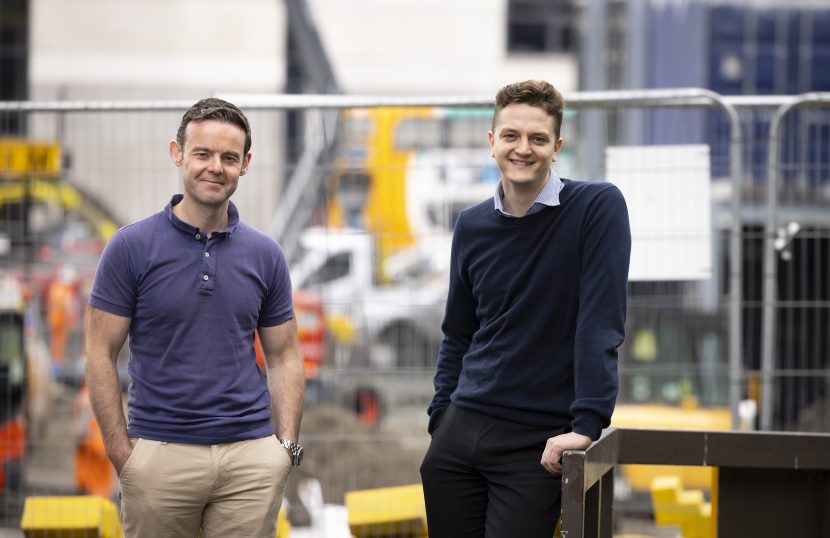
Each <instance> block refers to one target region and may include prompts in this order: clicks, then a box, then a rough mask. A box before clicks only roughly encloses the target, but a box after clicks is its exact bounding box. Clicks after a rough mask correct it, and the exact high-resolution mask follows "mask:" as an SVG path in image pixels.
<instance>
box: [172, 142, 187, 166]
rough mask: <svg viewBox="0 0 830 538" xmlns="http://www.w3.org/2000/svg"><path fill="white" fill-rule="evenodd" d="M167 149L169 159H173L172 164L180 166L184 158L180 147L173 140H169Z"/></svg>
mask: <svg viewBox="0 0 830 538" xmlns="http://www.w3.org/2000/svg"><path fill="white" fill-rule="evenodd" d="M169 150H170V160H171V161H173V164H175V165H176V166H181V165H182V161H183V160H184V153H182V147H181V146H180V145H179V143H178V142H176V141H175V140H171V141H170V147H169Z"/></svg>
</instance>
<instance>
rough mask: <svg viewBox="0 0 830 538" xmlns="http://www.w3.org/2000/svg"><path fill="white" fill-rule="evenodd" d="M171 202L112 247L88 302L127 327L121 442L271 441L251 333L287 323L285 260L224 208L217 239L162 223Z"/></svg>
mask: <svg viewBox="0 0 830 538" xmlns="http://www.w3.org/2000/svg"><path fill="white" fill-rule="evenodd" d="M181 200H182V195H180V194H177V195H175V196H173V198H172V200H171V201H170V204H168V205H167V206H166V207H165V208H164V210H163V211H161V212H160V213H157V214H155V215H153V216H151V217H149V218H147V219H144V220H142V221H139V222H136V223H135V224H131V225H128V226H125V227H123V228H121V229H120V230H118V232H116V233H115V235H113V236H112V238H111V239H110V241H109V242H108V243H107V247H106V249H104V252H103V254H102V255H101V260H100V262H99V265H98V271H97V273H96V275H95V283H94V284H93V287H92V293H91V295H90V299H89V304H90V305H92V306H94V307H95V308H98V309H100V310H104V311H107V312H110V313H112V314H116V315H118V316H124V317H128V318H131V323H130V334H129V335H130V339H129V346H130V360H129V364H128V371H129V374H130V378H131V382H130V388H129V410H128V432H129V435H130V436H131V437H144V438H147V439H153V440H157V441H171V442H183V443H196V444H219V443H229V442H234V441H239V440H243V439H253V438H258V437H265V436H267V435H271V434H273V433H274V430H273V427H272V425H271V409H270V394H269V392H268V386H267V384H266V382H265V377H264V376H263V375H262V373H261V372H260V370H259V368H258V367H257V365H256V359H255V353H254V331H255V330H256V328H257V327H258V326H259V327H272V326H275V325H280V324H282V323H284V322H286V321H288V320H289V319H291V318H293V316H294V310H293V305H292V302H291V282H290V279H289V274H288V267H287V265H286V262H285V257H284V255H283V253H282V250H281V249H280V247H279V245H277V243H276V242H275V241H274V240H273V239H271V238H270V237H268V236H266V235H265V234H263V233H261V232H258V231H257V230H255V229H253V228H251V227H250V226H248V225H246V224H244V223H243V222H240V220H239V213H238V211H237V210H236V207H235V206H234V205H233V204H232V203H231V204H230V206H229V209H228V227H227V229H225V230H224V231H223V232H218V233H214V234H212V235H211V237H205V234H203V233H202V232H200V231H199V229H198V228H194V227H193V226H191V225H189V224H187V223H185V222H183V221H181V220H180V219H179V218H178V217H176V215H175V214H174V213H173V211H172V207H173V206H174V205H176V204H177V203H179V202H180V201H181Z"/></svg>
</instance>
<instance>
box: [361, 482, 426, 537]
mask: <svg viewBox="0 0 830 538" xmlns="http://www.w3.org/2000/svg"><path fill="white" fill-rule="evenodd" d="M345 501H346V510H347V511H348V514H349V530H351V532H352V535H353V536H354V537H355V538H363V537H369V536H397V537H416V536H419V537H420V536H427V514H426V508H425V507H424V490H423V488H422V487H421V485H420V484H414V485H410V486H397V487H391V488H378V489H366V490H360V491H349V492H347V493H346V495H345Z"/></svg>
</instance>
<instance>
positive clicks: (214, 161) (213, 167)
mask: <svg viewBox="0 0 830 538" xmlns="http://www.w3.org/2000/svg"><path fill="white" fill-rule="evenodd" d="M208 166H209V168H210V171H211V172H215V173H219V172H221V171H222V156H221V155H214V156H213V157H211V158H210V161H209V162H208Z"/></svg>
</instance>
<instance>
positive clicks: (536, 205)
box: [493, 169, 565, 217]
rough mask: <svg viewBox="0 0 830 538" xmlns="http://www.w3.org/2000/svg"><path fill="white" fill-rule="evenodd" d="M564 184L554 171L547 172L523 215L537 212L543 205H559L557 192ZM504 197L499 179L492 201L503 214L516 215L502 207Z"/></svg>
mask: <svg viewBox="0 0 830 538" xmlns="http://www.w3.org/2000/svg"><path fill="white" fill-rule="evenodd" d="M564 185H565V184H564V183H563V182H562V180H561V179H560V178H559V176H558V175H556V172H555V171H554V170H553V169H551V170H550V172H549V174H548V180H547V182H545V186H544V187H542V190H541V192H539V194H538V195H536V199H535V200H533V203H532V204H530V208H528V210H527V213H525V215H532V214H533V213H536V212H538V211H539V210H541V209H542V208H543V207H545V206H549V207H553V206H557V205H559V193H560V192H561V191H562V187H563V186H564ZM503 197H504V188H502V185H501V181H499V182H498V184H497V185H496V194H495V195H494V196H493V201H494V203H495V206H496V209H497V210H498V211H499V212H500V213H501V214H503V215H506V216H508V217H516V215H511V214H510V213H508V212H507V211H505V209H504V204H503V203H502V200H501V199H502V198H503Z"/></svg>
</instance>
